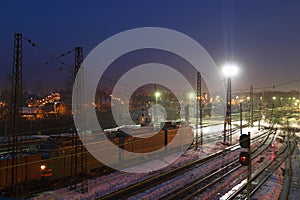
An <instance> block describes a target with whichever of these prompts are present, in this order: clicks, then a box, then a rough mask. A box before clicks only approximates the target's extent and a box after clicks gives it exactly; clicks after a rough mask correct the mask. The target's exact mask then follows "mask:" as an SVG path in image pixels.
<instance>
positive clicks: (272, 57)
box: [0, 0, 300, 91]
mask: <svg viewBox="0 0 300 200" xmlns="http://www.w3.org/2000/svg"><path fill="white" fill-rule="evenodd" d="M299 11H300V2H299V1H292V0H286V1H279V0H268V1H260V0H256V1H230V0H229V1H226V0H224V1H216V0H206V1H196V0H195V1H175V0H165V1H158V0H157V1H140V0H136V1H133V0H129V1H75V0H74V1H59V0H53V1H34V0H31V1H13V0H12V1H6V2H1V7H0V26H1V29H0V66H1V75H0V84H1V86H3V84H5V80H6V77H7V76H8V74H9V73H10V71H11V66H12V56H13V34H14V33H15V32H20V33H22V34H23V35H24V36H26V37H27V38H29V39H31V40H33V41H34V42H35V43H36V44H37V45H38V46H40V47H41V48H43V49H45V50H47V51H48V52H50V53H51V54H53V55H54V56H59V55H60V54H61V53H64V52H66V51H68V50H71V49H73V48H74V47H75V46H82V47H83V48H84V52H85V55H87V53H88V52H89V51H91V50H92V49H93V48H94V47H95V46H96V45H98V44H99V43H100V42H101V41H103V40H105V39H106V38H108V37H110V36H112V35H114V34H117V33H119V32H121V31H124V30H127V29H132V28H137V27H145V26H156V27H165V28H170V29H174V30H177V31H180V32H182V33H184V34H187V35H189V36H191V37H192V38H194V39H195V40H197V41H198V42H199V43H200V44H201V45H202V46H204V48H205V49H206V50H207V51H208V53H209V54H210V55H211V56H212V58H213V59H214V61H215V62H216V64H217V65H221V64H222V63H224V62H226V60H234V61H236V62H237V63H239V64H240V66H241V70H240V74H239V75H238V76H237V77H235V78H234V80H233V87H234V88H235V89H244V88H248V87H249V85H250V84H253V85H254V86H255V87H261V86H270V85H276V84H279V83H282V82H286V81H289V80H294V79H298V78H300V12H299ZM23 43H24V45H23V51H24V55H23V58H24V61H23V70H24V86H25V89H27V90H29V91H30V90H32V89H33V88H34V87H36V86H33V85H35V84H37V83H39V84H38V85H39V87H41V88H44V89H55V88H63V87H64V86H65V84H66V82H67V79H68V77H69V76H70V74H71V71H70V70H68V67H66V66H61V64H59V63H56V62H54V63H50V64H48V65H42V66H39V67H36V66H37V65H39V64H41V63H45V62H47V61H49V60H51V59H50V58H49V57H47V56H45V55H44V54H43V53H41V51H39V50H38V49H36V48H34V47H31V46H30V45H29V44H28V43H27V42H26V41H24V42H23ZM73 57H74V56H73V54H72V55H69V56H66V57H65V58H63V59H62V60H63V61H64V62H66V63H68V64H70V65H71V64H72V63H73V61H74V58H73ZM61 67H63V68H64V71H60V70H59V68H61ZM39 80H40V81H39ZM299 86H300V81H299V82H296V83H294V84H290V85H286V86H284V87H280V88H278V89H299Z"/></svg>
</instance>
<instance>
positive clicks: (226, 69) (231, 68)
mask: <svg viewBox="0 0 300 200" xmlns="http://www.w3.org/2000/svg"><path fill="white" fill-rule="evenodd" d="M222 72H223V74H224V75H225V76H226V77H227V93H226V113H225V120H224V142H226V136H227V141H229V138H230V142H232V135H231V134H232V127H231V99H232V98H231V77H232V76H234V75H236V74H237V72H238V68H237V66H236V65H234V64H226V65H224V66H223V68H222ZM227 125H228V135H227V129H226V128H227Z"/></svg>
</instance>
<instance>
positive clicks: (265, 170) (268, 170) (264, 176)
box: [226, 144, 295, 199]
mask: <svg viewBox="0 0 300 200" xmlns="http://www.w3.org/2000/svg"><path fill="white" fill-rule="evenodd" d="M287 149H288V145H287V144H285V145H284V146H283V147H282V148H281V149H280V151H279V152H277V154H276V155H275V157H274V159H273V160H271V161H269V162H267V163H266V164H265V165H264V166H263V167H261V168H259V169H258V170H256V171H255V172H254V173H253V175H252V177H251V179H250V182H251V188H252V191H251V196H253V195H254V194H255V193H256V192H258V191H259V190H260V189H261V188H262V186H263V185H264V184H265V183H266V181H267V180H269V179H270V177H271V176H272V174H273V173H274V171H275V170H277V169H278V168H279V167H280V166H281V164H282V163H283V162H284V161H286V159H288V157H289V155H290V153H289V151H287ZM294 149H295V145H293V147H292V149H291V152H292V151H293V150H294ZM246 188H247V181H246V179H245V180H244V181H243V184H242V185H241V186H240V188H239V189H237V190H236V191H235V192H234V193H232V194H231V195H229V196H228V197H226V199H245V198H247V190H246Z"/></svg>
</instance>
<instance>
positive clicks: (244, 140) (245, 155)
mask: <svg viewBox="0 0 300 200" xmlns="http://www.w3.org/2000/svg"><path fill="white" fill-rule="evenodd" d="M240 146H241V147H243V148H247V149H248V151H242V152H241V153H240V157H239V162H240V164H241V165H243V166H248V175H247V199H248V200H250V194H251V181H250V180H251V149H250V132H248V134H242V135H241V136H240Z"/></svg>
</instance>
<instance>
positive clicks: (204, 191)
mask: <svg viewBox="0 0 300 200" xmlns="http://www.w3.org/2000/svg"><path fill="white" fill-rule="evenodd" d="M265 142H266V141H265ZM265 142H264V143H263V144H262V145H260V146H258V147H256V149H254V150H253V152H252V154H253V157H252V158H253V159H255V158H257V157H258V156H260V155H261V153H262V152H263V151H265V150H266V149H267V148H268V147H269V144H267V145H266V144H265ZM240 169H242V170H243V171H244V169H245V168H243V167H242V166H241V165H240V164H239V161H238V160H234V161H233V162H231V163H229V164H227V165H226V166H224V167H222V168H220V169H218V170H216V171H214V172H213V173H210V174H209V175H208V176H205V177H203V178H201V179H199V180H196V181H194V182H192V183H189V184H188V186H185V187H182V188H181V189H179V190H176V191H175V192H173V193H172V194H168V195H166V196H164V197H161V198H160V199H192V198H193V197H196V196H197V199H205V198H206V199H207V198H208V199H210V198H212V197H213V196H215V194H216V191H218V190H219V189H221V188H220V187H219V188H218V184H219V183H220V182H221V181H222V180H223V179H224V178H227V177H230V176H231V174H232V173H234V172H236V171H237V170H240ZM211 187H215V189H216V188H218V190H213V191H209V190H208V189H211Z"/></svg>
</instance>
